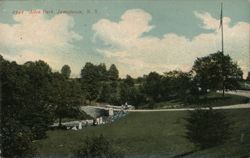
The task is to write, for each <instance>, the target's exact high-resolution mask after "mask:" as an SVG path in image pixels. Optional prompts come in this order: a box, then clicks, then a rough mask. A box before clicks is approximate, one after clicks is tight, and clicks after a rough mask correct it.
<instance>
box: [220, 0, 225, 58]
mask: <svg viewBox="0 0 250 158" xmlns="http://www.w3.org/2000/svg"><path fill="white" fill-rule="evenodd" d="M220 18H221V19H220V20H221V21H220V22H221V51H222V53H223V54H224V41H223V3H221V17H220Z"/></svg>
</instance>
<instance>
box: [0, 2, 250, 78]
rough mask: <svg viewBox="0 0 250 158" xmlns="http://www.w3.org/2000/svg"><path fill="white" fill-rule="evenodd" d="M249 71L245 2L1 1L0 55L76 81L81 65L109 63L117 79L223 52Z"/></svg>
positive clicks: (182, 66) (249, 23)
mask: <svg viewBox="0 0 250 158" xmlns="http://www.w3.org/2000/svg"><path fill="white" fill-rule="evenodd" d="M221 2H223V26H224V53H225V54H228V55H230V56H231V57H232V58H233V60H234V61H235V62H237V63H238V65H239V66H240V67H241V69H242V70H243V72H244V76H246V73H247V72H248V71H249V69H250V9H249V8H250V0H238V1H235V0H224V1H219V0H200V1H198V0H137V1H136V0H99V1H98V0H85V1H80V0H71V1H68V0H43V1H42V0H40V1H39V0H36V1H35V0H23V1H15V0H11V1H0V54H1V55H2V56H3V57H4V58H5V59H7V60H10V61H16V62H17V63H19V64H23V63H25V62H26V61H36V60H44V61H46V62H47V63H48V64H49V65H50V66H51V67H52V69H53V71H60V69H61V67H62V66H63V65H65V64H67V65H69V66H70V67H71V70H72V74H71V76H72V77H78V76H79V75H80V70H81V69H82V67H83V66H84V65H85V63H86V62H92V63H94V64H99V63H105V64H106V65H107V67H109V66H110V65H111V64H115V65H116V66H117V68H118V69H119V73H120V76H121V77H124V76H126V75H127V74H129V75H131V76H133V77H138V76H142V75H143V74H148V73H149V72H151V71H157V72H159V73H163V72H167V71H171V70H182V71H189V70H190V69H191V68H192V65H193V62H194V61H195V60H196V59H197V58H198V57H202V56H206V55H208V54H210V53H215V52H217V51H219V50H221V32H220V29H219V24H220V12H221V11H220V6H221Z"/></svg>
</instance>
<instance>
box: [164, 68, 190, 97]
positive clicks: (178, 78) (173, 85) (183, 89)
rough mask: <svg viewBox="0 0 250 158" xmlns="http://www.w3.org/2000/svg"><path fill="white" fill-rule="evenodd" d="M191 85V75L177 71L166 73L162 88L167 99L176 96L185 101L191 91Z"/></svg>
mask: <svg viewBox="0 0 250 158" xmlns="http://www.w3.org/2000/svg"><path fill="white" fill-rule="evenodd" d="M190 85H191V75H190V74H189V73H186V72H182V71H176V70H175V71H169V72H166V73H164V78H163V83H162V87H163V89H164V90H163V91H164V92H163V93H164V94H165V97H166V98H168V96H172V97H173V96H174V97H177V98H180V99H184V98H185V97H186V95H187V94H188V92H189V90H190ZM166 95H167V96H166Z"/></svg>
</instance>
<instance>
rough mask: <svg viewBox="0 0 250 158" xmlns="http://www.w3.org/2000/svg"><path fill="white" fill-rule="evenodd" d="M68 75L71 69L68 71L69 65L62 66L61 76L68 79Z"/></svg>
mask: <svg viewBox="0 0 250 158" xmlns="http://www.w3.org/2000/svg"><path fill="white" fill-rule="evenodd" d="M70 73H71V69H70V67H69V65H64V66H63V67H62V69H61V74H62V75H63V76H64V77H65V78H67V79H69V77H70Z"/></svg>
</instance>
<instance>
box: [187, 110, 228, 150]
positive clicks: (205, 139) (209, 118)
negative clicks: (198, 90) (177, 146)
mask: <svg viewBox="0 0 250 158" xmlns="http://www.w3.org/2000/svg"><path fill="white" fill-rule="evenodd" d="M186 121H187V124H186V125H185V127H186V130H187V132H186V138H187V139H188V140H189V141H190V142H192V143H194V144H195V145H196V146H197V147H198V148H200V149H205V148H210V147H213V146H217V145H220V144H223V143H224V142H225V141H226V140H227V139H228V138H229V137H230V122H229V121H228V119H227V117H226V116H225V115H224V114H223V113H222V112H220V111H214V110H212V109H210V110H200V109H197V110H194V111H189V116H188V118H187V119H186Z"/></svg>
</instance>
